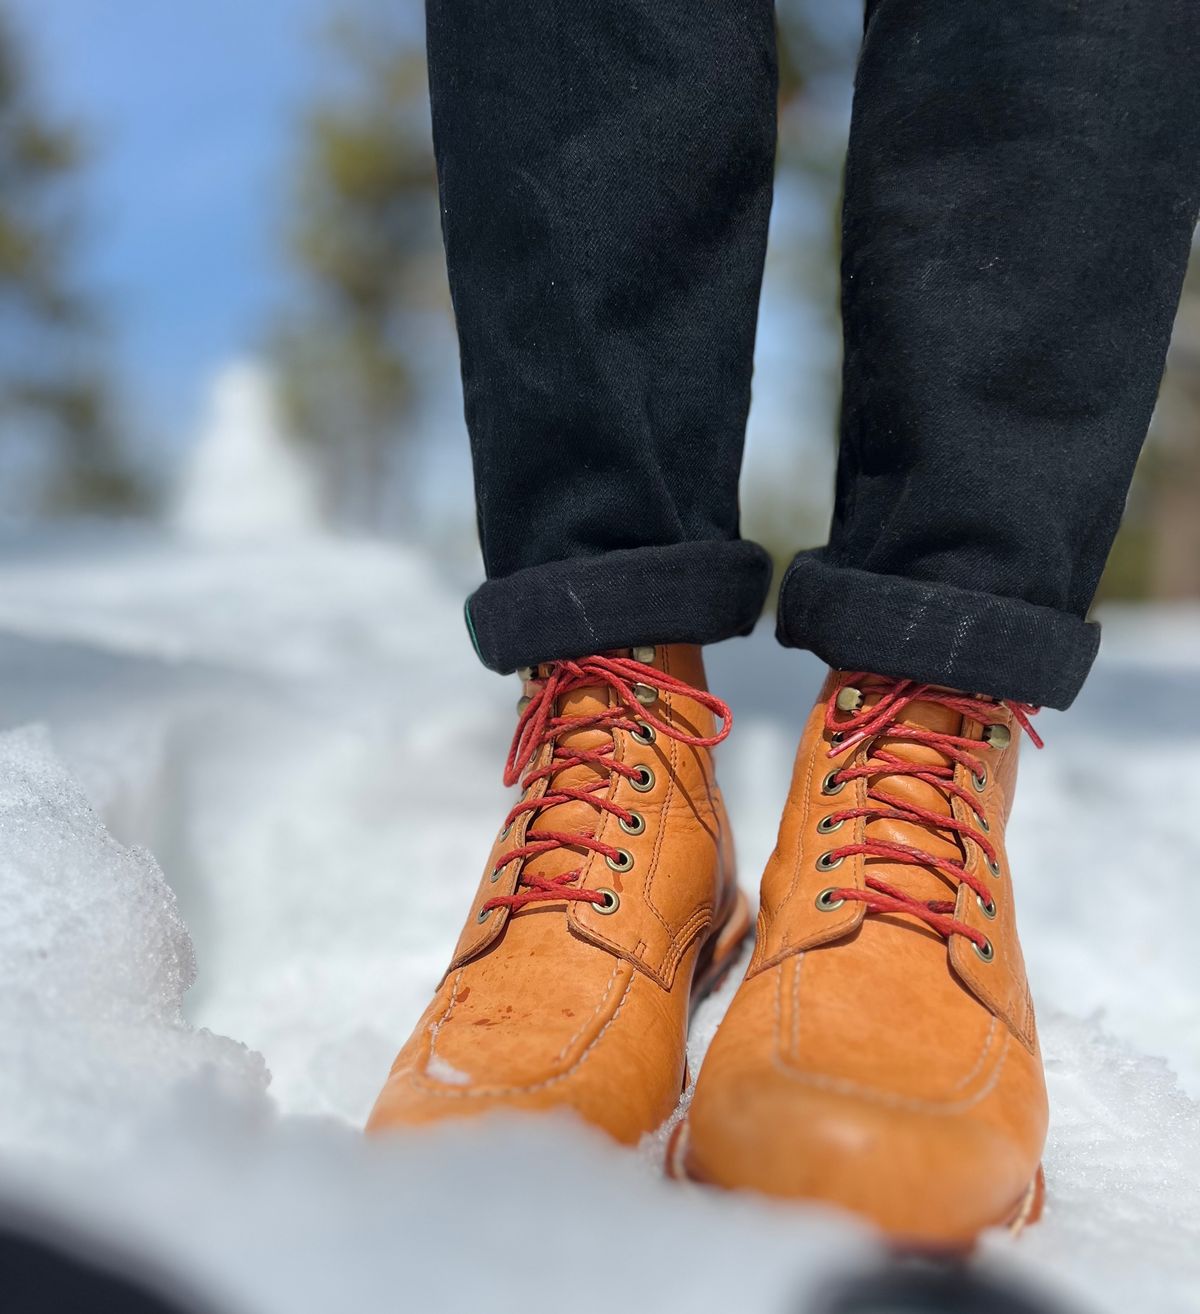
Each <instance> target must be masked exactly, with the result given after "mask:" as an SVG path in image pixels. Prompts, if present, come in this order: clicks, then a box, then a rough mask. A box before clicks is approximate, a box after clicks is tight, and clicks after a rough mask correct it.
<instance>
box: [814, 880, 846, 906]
mask: <svg viewBox="0 0 1200 1314" xmlns="http://www.w3.org/2000/svg"><path fill="white" fill-rule="evenodd" d="M833 890H834V887H833V886H832V885H831V886H830V887H829V888H828V889H827V890H822V891H821V893H820V894H818V895H817V897H816V899H815V900H814V902H815V903H816V905H817V907H818V908H819V909H820V911H821V912H833V910H834V909H835V908H840V907H841V906H842V904H844V903H845V902H846V900H845V899H834V898H831V897H830V896H831V895H832V894H833Z"/></svg>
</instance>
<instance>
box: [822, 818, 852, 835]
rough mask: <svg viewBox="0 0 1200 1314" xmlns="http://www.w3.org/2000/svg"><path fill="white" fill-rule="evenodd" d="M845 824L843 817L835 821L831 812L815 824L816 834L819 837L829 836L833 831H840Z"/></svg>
mask: <svg viewBox="0 0 1200 1314" xmlns="http://www.w3.org/2000/svg"><path fill="white" fill-rule="evenodd" d="M845 824H846V818H845V817H842V818H841V819H840V820H835V819H834V815H833V813H832V812H831V813H830V814H829V816H827V817H822V818H821V820H820V821H818V822H817V833H818V834H820V835H831V834H832V833H833V832H834V831H835V830H841V828H842V827H843V826H844V825H845Z"/></svg>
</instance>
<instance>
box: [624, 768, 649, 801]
mask: <svg viewBox="0 0 1200 1314" xmlns="http://www.w3.org/2000/svg"><path fill="white" fill-rule="evenodd" d="M634 770H635V771H636V772H637V774H636V775H635V776H633V777H632V778H631V779H630V781H629V783H630V784H631V785H632V786H633V787H634V789H636V790H637V792H638V793H639V794H648V793H649V792H650V791H651V790H652V789H653V788H654V772H653V771H651V769H650V768H649V767H648V766H637V767H634Z"/></svg>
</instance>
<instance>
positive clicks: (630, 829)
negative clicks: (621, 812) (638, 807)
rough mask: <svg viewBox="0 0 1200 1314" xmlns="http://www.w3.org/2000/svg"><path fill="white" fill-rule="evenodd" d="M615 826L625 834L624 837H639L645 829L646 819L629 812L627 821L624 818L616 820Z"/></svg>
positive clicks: (636, 813)
mask: <svg viewBox="0 0 1200 1314" xmlns="http://www.w3.org/2000/svg"><path fill="white" fill-rule="evenodd" d="M617 825H618V826H620V827H621V829H622V830H623V831H624V832H625V834H626V835H640V834H641V833H642V831H644V830H645V829H646V818H645V817H643V816H642V814H641V813H640V812H632V811H631V812H630V814H629V820H628V821H626V820H625V818H624V817H618V818H617Z"/></svg>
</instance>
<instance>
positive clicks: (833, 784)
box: [821, 771, 846, 794]
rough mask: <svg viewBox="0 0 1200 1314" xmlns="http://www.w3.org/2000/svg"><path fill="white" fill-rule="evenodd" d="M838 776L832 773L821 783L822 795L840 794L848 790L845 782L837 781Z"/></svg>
mask: <svg viewBox="0 0 1200 1314" xmlns="http://www.w3.org/2000/svg"><path fill="white" fill-rule="evenodd" d="M836 775H837V772H836V771H831V772H830V773H829V774H828V775H827V776H826V777H825V779H824V780H822V781H821V793H822V794H840V793H841V792H842V790H843V789H845V788H846V782H845V781H844V780H836V779H835V778H834V777H835V776H836Z"/></svg>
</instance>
